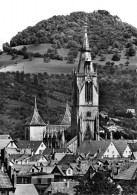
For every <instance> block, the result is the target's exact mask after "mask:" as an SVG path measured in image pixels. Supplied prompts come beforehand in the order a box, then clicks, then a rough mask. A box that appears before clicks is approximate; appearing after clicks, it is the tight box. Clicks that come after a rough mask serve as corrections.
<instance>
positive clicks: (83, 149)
mask: <svg viewBox="0 0 137 195" xmlns="http://www.w3.org/2000/svg"><path fill="white" fill-rule="evenodd" d="M110 142H111V141H110V140H109V141H105V140H101V141H97V140H91V141H90V140H85V141H83V142H82V143H81V146H80V147H79V148H78V149H77V152H78V153H79V154H82V153H83V154H90V155H95V154H96V153H97V152H98V153H99V154H103V153H104V152H105V151H106V149H107V148H108V146H109V144H110Z"/></svg>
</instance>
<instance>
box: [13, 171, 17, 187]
mask: <svg viewBox="0 0 137 195" xmlns="http://www.w3.org/2000/svg"><path fill="white" fill-rule="evenodd" d="M12 185H13V188H14V189H15V188H16V173H15V172H14V173H13V175H12Z"/></svg>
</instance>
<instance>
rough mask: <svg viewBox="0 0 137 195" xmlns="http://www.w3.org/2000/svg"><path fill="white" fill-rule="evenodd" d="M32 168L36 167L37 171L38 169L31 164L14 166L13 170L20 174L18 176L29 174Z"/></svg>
mask: <svg viewBox="0 0 137 195" xmlns="http://www.w3.org/2000/svg"><path fill="white" fill-rule="evenodd" d="M32 167H35V168H36V169H37V170H38V168H37V167H36V166H35V165H30V164H14V165H13V169H14V170H15V171H17V172H18V174H19V175H20V174H28V173H30V170H31V169H32Z"/></svg>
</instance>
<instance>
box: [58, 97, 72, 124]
mask: <svg viewBox="0 0 137 195" xmlns="http://www.w3.org/2000/svg"><path fill="white" fill-rule="evenodd" d="M70 123H71V113H70V107H69V104H68V100H67V102H66V110H65V114H64V117H63V120H62V121H61V123H60V124H62V125H68V124H70Z"/></svg>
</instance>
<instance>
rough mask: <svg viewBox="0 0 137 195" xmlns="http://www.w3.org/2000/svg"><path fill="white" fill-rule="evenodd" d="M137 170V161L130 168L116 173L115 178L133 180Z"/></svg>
mask: <svg viewBox="0 0 137 195" xmlns="http://www.w3.org/2000/svg"><path fill="white" fill-rule="evenodd" d="M136 170H137V163H135V164H133V165H131V166H130V167H129V168H128V169H126V170H125V171H123V172H121V173H119V174H118V175H116V176H115V177H114V179H120V180H133V179H135V173H136Z"/></svg>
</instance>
